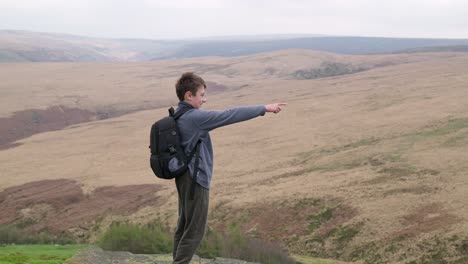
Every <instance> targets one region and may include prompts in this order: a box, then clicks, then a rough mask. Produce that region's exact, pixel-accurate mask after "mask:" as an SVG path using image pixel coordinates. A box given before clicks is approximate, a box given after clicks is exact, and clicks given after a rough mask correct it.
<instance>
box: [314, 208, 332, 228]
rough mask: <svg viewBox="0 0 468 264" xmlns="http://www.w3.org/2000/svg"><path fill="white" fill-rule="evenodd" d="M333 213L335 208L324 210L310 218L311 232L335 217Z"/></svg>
mask: <svg viewBox="0 0 468 264" xmlns="http://www.w3.org/2000/svg"><path fill="white" fill-rule="evenodd" d="M333 211H334V208H322V210H320V212H319V213H318V214H315V215H311V216H309V221H310V222H309V226H308V229H309V231H310V232H314V231H315V230H317V229H318V228H319V227H320V226H321V225H322V224H324V223H325V222H327V221H328V220H330V219H331V218H332V217H333Z"/></svg>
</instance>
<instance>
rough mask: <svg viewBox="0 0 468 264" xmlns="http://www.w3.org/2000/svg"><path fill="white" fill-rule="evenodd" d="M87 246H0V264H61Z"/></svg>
mask: <svg viewBox="0 0 468 264" xmlns="http://www.w3.org/2000/svg"><path fill="white" fill-rule="evenodd" d="M84 247H86V245H9V246H0V264H60V263H63V262H64V261H65V260H66V259H68V258H69V257H71V256H73V255H74V254H75V253H76V252H77V251H78V250H80V249H82V248H84Z"/></svg>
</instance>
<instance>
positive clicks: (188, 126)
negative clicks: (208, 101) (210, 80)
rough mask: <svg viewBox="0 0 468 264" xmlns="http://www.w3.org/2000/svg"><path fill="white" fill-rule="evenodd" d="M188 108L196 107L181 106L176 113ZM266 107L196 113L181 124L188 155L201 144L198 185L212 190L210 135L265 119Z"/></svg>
mask: <svg viewBox="0 0 468 264" xmlns="http://www.w3.org/2000/svg"><path fill="white" fill-rule="evenodd" d="M184 107H189V108H192V109H193V107H192V106H191V105H190V104H188V103H185V102H179V105H178V106H177V109H176V112H177V111H179V110H180V109H182V108H184ZM265 112H266V108H265V106H264V105H256V106H241V107H236V108H231V109H227V110H224V111H206V110H201V109H193V110H189V111H187V112H186V113H185V114H183V115H182V116H181V117H180V118H179V119H178V120H177V125H178V127H179V130H180V134H181V144H182V147H183V148H184V151H185V154H186V155H189V154H190V152H191V151H192V150H193V149H194V147H195V145H196V143H197V141H198V139H201V143H200V161H199V168H198V175H197V183H198V184H200V185H201V186H202V187H204V188H206V189H210V182H211V177H212V175H213V145H212V144H211V138H210V134H209V132H210V131H211V130H213V129H215V128H218V127H222V126H226V125H230V124H234V123H238V122H242V121H246V120H249V119H252V118H255V117H258V116H261V115H264V114H265ZM194 164H195V157H194V158H193V159H192V160H191V162H190V164H189V169H190V175H193V170H194Z"/></svg>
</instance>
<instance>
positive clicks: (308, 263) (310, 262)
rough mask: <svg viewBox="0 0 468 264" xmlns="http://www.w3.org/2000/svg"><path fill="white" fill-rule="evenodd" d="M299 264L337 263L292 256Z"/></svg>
mask: <svg viewBox="0 0 468 264" xmlns="http://www.w3.org/2000/svg"><path fill="white" fill-rule="evenodd" d="M292 257H293V258H294V259H295V260H296V261H297V262H298V263H299V264H334V263H336V261H334V260H329V259H322V258H312V257H307V256H300V255H293V256H292Z"/></svg>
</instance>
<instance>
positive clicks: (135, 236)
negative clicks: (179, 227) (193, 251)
mask: <svg viewBox="0 0 468 264" xmlns="http://www.w3.org/2000/svg"><path fill="white" fill-rule="evenodd" d="M98 245H99V246H100V247H101V248H103V249H105V250H113V251H128V252H132V253H134V254H159V253H169V252H172V234H170V232H169V229H168V228H167V227H166V226H163V225H162V224H161V223H160V222H158V221H155V222H153V223H150V224H146V225H137V224H132V223H127V222H125V223H113V224H112V225H111V226H110V227H109V229H108V230H107V231H106V232H105V233H104V235H103V236H102V237H101V238H100V239H99V240H98Z"/></svg>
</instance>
